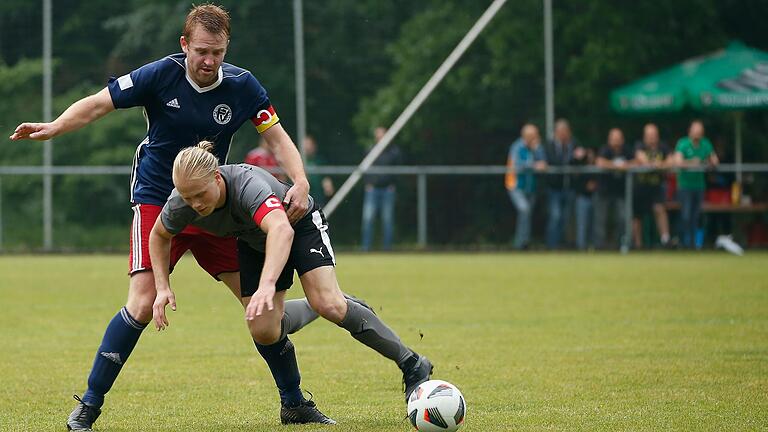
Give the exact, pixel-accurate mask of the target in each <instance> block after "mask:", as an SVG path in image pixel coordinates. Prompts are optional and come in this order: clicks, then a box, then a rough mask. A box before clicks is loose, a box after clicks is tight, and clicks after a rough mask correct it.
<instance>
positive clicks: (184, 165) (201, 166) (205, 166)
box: [173, 141, 219, 184]
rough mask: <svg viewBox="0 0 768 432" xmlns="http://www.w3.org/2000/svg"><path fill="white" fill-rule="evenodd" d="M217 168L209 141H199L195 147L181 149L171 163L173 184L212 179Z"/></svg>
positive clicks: (217, 163) (216, 160)
mask: <svg viewBox="0 0 768 432" xmlns="http://www.w3.org/2000/svg"><path fill="white" fill-rule="evenodd" d="M218 168H219V160H218V159H217V158H216V156H215V155H214V154H213V143H212V142H211V141H200V142H199V143H198V144H197V145H196V146H193V147H187V148H185V149H182V150H181V151H180V152H179V154H177V155H176V159H175V160H174V161H173V183H174V184H176V182H178V181H179V180H182V179H183V180H193V181H194V180H200V179H205V178H207V177H212V176H213V175H214V173H216V170H217V169H218Z"/></svg>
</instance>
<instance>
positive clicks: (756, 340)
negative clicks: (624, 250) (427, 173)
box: [0, 253, 768, 432]
mask: <svg viewBox="0 0 768 432" xmlns="http://www.w3.org/2000/svg"><path fill="white" fill-rule="evenodd" d="M126 267H127V259H126V258H125V257H123V256H0V305H2V313H0V382H2V392H0V430H2V431H53V430H64V423H65V419H66V417H67V415H68V414H69V412H70V410H71V409H72V407H73V406H74V401H73V400H72V399H71V395H72V394H73V393H77V394H82V392H83V391H84V390H85V385H86V378H87V374H88V371H89V369H90V365H91V362H92V360H93V354H94V353H95V350H96V348H97V347H98V344H99V341H100V339H101V336H102V333H103V331H104V328H105V326H106V323H107V322H108V321H109V320H110V319H111V317H112V316H113V315H114V314H115V312H116V311H117V310H118V309H119V308H120V307H121V306H122V304H123V302H124V300H125V294H126V288H127V282H128V281H127V277H126V276H125V270H126ZM338 273H339V279H340V282H341V285H342V288H343V289H345V290H346V291H348V292H350V293H353V294H355V295H358V296H360V297H363V298H365V299H366V300H368V301H369V303H371V304H372V305H373V306H374V307H375V309H376V311H377V312H378V314H379V315H380V316H381V317H383V318H384V319H385V320H386V321H387V322H388V323H389V324H390V325H391V326H392V327H393V328H394V329H395V330H396V331H397V332H398V333H399V334H400V336H401V337H402V338H403V340H404V341H405V342H406V343H407V344H409V345H410V346H412V347H413V348H415V349H416V350H418V351H419V352H422V353H424V354H426V355H428V356H429V357H430V358H431V359H432V360H433V362H434V363H435V367H436V370H435V378H440V379H445V380H448V381H451V382H453V383H454V384H456V385H458V386H459V388H460V389H461V390H462V391H463V392H464V395H465V396H466V399H467V405H468V413H467V420H466V425H465V427H464V428H463V429H462V430H465V431H483V432H486V431H540V430H558V431H559V430H568V431H571V430H584V431H616V430H632V431H638V430H644V431H660V430H665V431H666V430H684V431H690V430H766V429H767V428H768V255H767V254H765V253H749V254H748V255H747V256H745V257H743V258H738V257H733V256H730V255H725V254H715V253H705V254H683V253H669V254H664V253H658V254H631V255H628V256H619V255H613V254H611V255H607V254H606V255H599V254H598V255H576V254H552V255H549V254H518V255H516V254H412V255H353V254H347V255H342V256H340V257H339V268H338ZM172 283H173V287H174V289H175V292H176V295H177V300H178V306H179V309H178V311H177V312H175V313H172V314H171V315H170V319H171V327H170V328H169V329H168V330H167V331H166V332H163V333H157V332H155V331H153V330H147V331H146V334H145V335H144V336H143V337H142V340H141V341H140V342H139V345H138V347H137V349H136V350H135V351H134V353H133V355H132V356H131V359H130V361H129V362H128V363H127V365H126V367H125V368H124V369H123V372H122V374H121V376H120V378H119V379H118V380H117V383H116V384H115V387H114V388H113V389H112V391H111V392H110V394H109V395H108V396H107V401H106V405H105V407H104V412H103V414H102V416H101V418H100V419H99V421H98V422H97V423H96V429H97V430H101V431H120V432H123V431H272V430H285V431H289V430H300V431H311V430H312V431H314V430H327V431H407V430H410V429H411V427H410V424H409V423H408V422H407V420H404V417H405V407H404V403H403V400H402V399H403V397H402V396H403V395H402V393H401V384H400V374H399V371H398V370H397V368H396V367H395V366H394V365H393V364H390V363H389V362H388V361H385V360H384V359H383V358H381V357H379V356H378V355H377V354H376V353H374V352H372V351H370V350H368V349H367V348H365V347H364V346H362V345H360V344H358V343H357V342H356V341H354V340H353V339H352V338H351V337H349V335H348V334H347V333H346V332H345V331H343V330H342V329H340V328H338V327H336V326H334V325H332V324H330V323H328V322H321V321H316V322H315V323H313V324H311V325H310V326H308V327H307V328H305V329H304V330H302V331H301V332H300V333H298V334H296V335H294V336H293V337H292V339H293V340H294V342H295V344H296V347H297V351H298V357H299V363H300V366H301V370H302V374H303V387H304V388H305V389H308V390H310V391H312V392H313V393H314V394H315V399H316V400H317V401H318V404H319V406H320V407H321V408H322V409H323V410H324V411H325V412H326V413H327V414H329V415H330V416H332V417H333V418H335V419H336V420H338V421H339V425H337V426H335V427H333V426H327V427H316V426H308V427H296V426H293V427H283V426H280V425H279V419H278V401H277V400H278V399H277V392H276V389H275V388H274V383H273V381H272V379H271V377H270V375H269V373H268V370H267V368H266V365H265V364H264V363H263V361H262V360H261V358H260V357H259V356H258V354H257V353H256V351H255V349H254V348H253V345H252V344H251V342H250V339H249V337H248V335H247V331H246V330H245V325H244V321H243V313H242V309H241V307H240V306H239V304H238V303H237V302H236V301H235V300H234V297H232V295H231V294H230V293H229V291H228V290H227V289H226V288H225V287H224V286H223V285H220V284H216V283H214V282H212V281H211V280H210V279H209V278H208V277H207V275H205V274H204V273H203V271H202V270H200V269H199V268H197V267H196V265H195V264H194V261H193V260H192V259H191V258H189V257H186V258H185V259H184V260H182V263H181V264H180V266H179V267H178V268H177V271H176V272H175V274H174V276H173V280H172ZM291 296H292V297H297V296H300V288H299V287H298V286H297V287H294V289H292V290H291ZM421 335H423V338H422V337H421Z"/></svg>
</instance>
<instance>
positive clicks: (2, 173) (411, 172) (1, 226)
mask: <svg viewBox="0 0 768 432" xmlns="http://www.w3.org/2000/svg"><path fill="white" fill-rule="evenodd" d="M356 168H357V167H356V166H346V165H345V166H320V167H309V169H308V172H309V174H319V175H330V176H339V177H340V176H348V175H349V174H351V173H352V172H353V171H354V170H355V169H356ZM687 170H690V171H703V170H705V169H704V168H699V169H687ZM713 170H716V171H717V172H726V173H738V172H743V173H755V174H766V173H768V164H740V165H725V164H724V165H720V166H718V167H717V168H715V169H713ZM650 171H655V170H653V169H650V168H641V167H633V168H629V169H627V170H626V172H625V175H624V198H625V200H624V205H625V209H624V215H625V220H624V221H623V224H624V233H625V234H626V235H624V236H623V239H622V243H621V250H622V251H625V252H626V251H628V250H629V249H630V241H631V236H630V235H629V233H631V232H632V229H631V227H632V217H633V216H632V215H633V211H632V210H633V209H632V206H633V194H634V189H635V188H634V183H635V177H636V176H637V174H640V173H645V172H650ZM367 172H368V173H371V174H392V175H395V176H398V177H399V178H411V179H413V180H415V185H413V184H411V185H410V188H411V189H413V190H411V191H407V193H406V194H405V195H408V196H412V197H413V200H415V206H410V205H409V206H407V208H406V209H405V211H404V212H401V214H403V217H402V218H401V219H410V221H403V220H400V221H399V222H400V223H401V224H405V225H412V224H413V225H415V239H414V241H413V246H415V248H418V249H424V248H428V247H430V239H429V236H428V233H429V232H430V221H431V220H432V221H434V220H435V218H437V217H440V216H441V215H430V214H429V208H430V207H431V206H430V201H438V200H456V199H457V197H456V196H445V195H446V194H445V192H440V195H438V196H430V193H429V189H430V188H429V185H430V184H432V183H436V181H435V180H436V179H437V178H440V177H443V178H445V177H448V178H451V177H462V180H463V179H465V178H466V179H469V178H476V179H478V180H479V179H481V178H485V179H488V180H489V181H491V182H493V183H491V184H493V185H497V186H495V187H498V188H499V189H503V185H502V184H503V181H502V178H503V176H504V174H506V172H507V168H506V167H505V166H468V165H452V166H429V165H426V166H423V165H422V166H388V167H377V166H374V167H371V168H370V169H369V170H368V171H367ZM607 172H610V171H609V170H604V169H601V168H597V167H595V166H586V167H550V168H548V169H546V170H545V171H536V172H535V174H536V175H537V176H550V175H562V174H593V175H594V174H601V173H607ZM129 174H130V167H128V166H53V167H50V169H46V168H44V167H40V166H0V248H2V247H3V241H4V239H6V238H7V237H8V236H7V235H4V234H5V233H6V232H7V230H8V227H7V226H6V225H7V221H8V220H9V219H10V218H8V217H7V212H8V211H9V210H12V209H16V208H18V207H19V204H20V203H19V202H18V198H16V199H14V200H13V202H10V201H9V200H8V198H6V194H4V192H3V188H4V186H3V182H2V180H3V178H4V177H14V176H32V177H33V178H34V177H38V176H40V177H42V176H45V175H51V176H54V177H61V176H126V177H127V176H128V175H129ZM448 181H449V182H451V181H453V182H455V183H457V184H458V183H465V182H459V181H457V180H448ZM86 183H87V182H86ZM39 185H42V183H40V184H39ZM39 185H38V184H37V183H34V184H33V183H30V186H29V188H30V189H35V188H39V187H40V186H39ZM405 189H408V188H405ZM469 190H471V188H470V189H469ZM24 196H25V197H26V198H24V200H25V201H26V200H30V199H32V198H30V197H31V196H33V195H32V194H31V192H30V193H26V194H25V195H24ZM42 199H43V200H44V199H45V198H44V195H42ZM408 200H409V201H410V198H409V199H408ZM88 201H89V202H87V203H86V204H87V209H86V211H90V212H94V211H101V212H104V213H105V214H108V213H110V212H109V211H107V210H108V209H107V207H111V206H116V205H121V204H120V203H118V204H115V203H114V202H93V201H96V200H95V199H91V200H88ZM27 204H29V203H27ZM122 205H123V206H124V203H123V204H122ZM345 205H348V203H346V202H345V204H342V206H341V207H342V208H343V207H344V206H345ZM399 205H402V203H401V204H399ZM491 205H492V206H493V207H496V208H495V209H493V211H497V212H504V213H513V212H514V211H513V210H510V208H508V207H507V206H506V204H505V205H493V204H491ZM42 207H43V206H42V205H41V206H40V208H42ZM411 209H414V210H415V211H413V210H411ZM738 209H739V206H738V205H735V206H734V207H733V210H734V211H736V210H738ZM113 210H114V209H113ZM340 213H341V214H340V215H338V216H336V217H334V218H332V224H333V225H335V226H337V227H339V226H344V227H349V224H350V223H352V222H351V221H352V220H353V219H354V217H355V216H354V215H353V216H350V214H349V212H348V214H347V215H344V214H343V212H340ZM441 213H444V212H443V211H441ZM4 215H5V216H6V217H4ZM357 215H358V216H359V213H357ZM510 216H511V214H510ZM49 217H50V216H49ZM411 218H412V219H411ZM17 219H18V218H17ZM334 219H337V220H334ZM338 219H342V220H343V223H341V224H338V223H337V222H338ZM358 220H359V219H358ZM27 222H29V221H28V220H25V223H27ZM41 222H42V226H41V227H40V230H41V232H42V231H44V230H45V229H51V231H52V232H53V229H54V228H53V225H54V224H53V222H52V221H51V220H50V219H47V218H44V220H43V221H41ZM414 222H415V224H414ZM471 222H472V221H469V223H470V224H471ZM46 227H48V228H46ZM11 229H13V227H11ZM61 229H65V228H61ZM457 229H461V228H457ZM68 234H70V235H76V231H73V232H71V233H68ZM54 238H55V236H54ZM346 238H347V239H353V238H354V236H349V235H347V236H346ZM350 241H351V240H350ZM478 242H479V241H478ZM467 243H469V244H470V245H471V243H473V240H472V239H470V240H468V241H467ZM464 246H467V245H464ZM80 247H82V248H84V249H90V248H89V247H88V246H80ZM22 249H24V250H38V249H42V250H61V249H62V248H61V246H60V245H57V244H56V242H55V241H54V242H53V245H52V247H51V248H45V247H42V248H37V247H34V246H32V245H27V247H24V248H22ZM70 249H71V248H70ZM75 249H78V248H75ZM94 249H100V248H99V247H94Z"/></svg>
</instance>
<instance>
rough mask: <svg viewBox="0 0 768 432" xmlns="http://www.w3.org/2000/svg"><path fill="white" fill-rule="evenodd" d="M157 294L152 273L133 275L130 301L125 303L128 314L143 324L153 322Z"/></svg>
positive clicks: (129, 289) (129, 292) (129, 293)
mask: <svg viewBox="0 0 768 432" xmlns="http://www.w3.org/2000/svg"><path fill="white" fill-rule="evenodd" d="M156 294H157V291H155V279H154V275H153V274H152V272H151V271H144V272H140V273H134V274H133V275H131V282H130V286H129V288H128V301H126V303H125V307H126V309H128V313H130V314H131V316H132V317H133V318H134V319H135V320H136V321H138V322H140V323H142V324H146V323H148V322H150V321H152V305H153V304H154V302H155V296H156Z"/></svg>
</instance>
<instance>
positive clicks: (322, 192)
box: [304, 135, 335, 207]
mask: <svg viewBox="0 0 768 432" xmlns="http://www.w3.org/2000/svg"><path fill="white" fill-rule="evenodd" d="M324 164H325V161H324V160H323V159H322V158H321V157H320V156H318V154H317V141H315V137H313V136H312V135H307V136H305V137H304V167H305V168H306V169H307V178H308V179H309V190H310V193H311V194H312V197H317V198H315V202H316V203H317V205H318V206H320V207H324V206H325V204H326V203H327V202H328V200H329V199H330V198H331V197H332V196H333V194H334V193H335V188H334V187H333V180H331V178H330V177H328V176H323V175H321V174H317V173H312V172H311V171H312V169H313V168H315V167H318V166H320V165H324Z"/></svg>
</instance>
